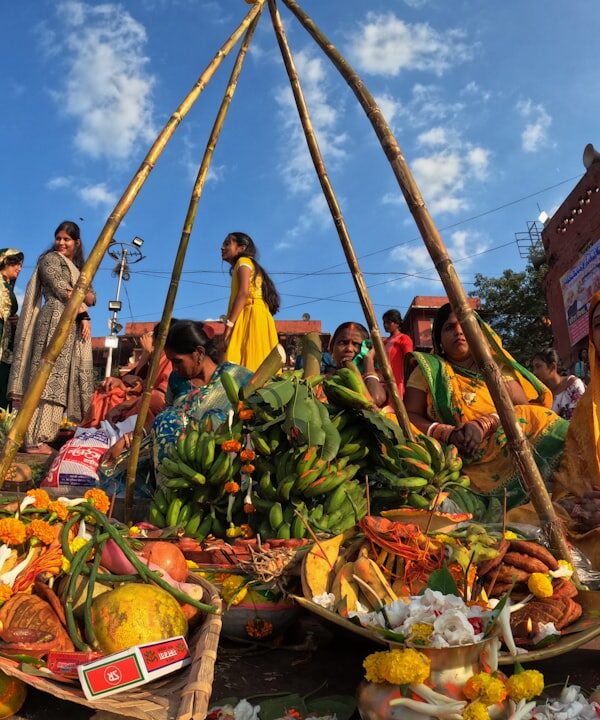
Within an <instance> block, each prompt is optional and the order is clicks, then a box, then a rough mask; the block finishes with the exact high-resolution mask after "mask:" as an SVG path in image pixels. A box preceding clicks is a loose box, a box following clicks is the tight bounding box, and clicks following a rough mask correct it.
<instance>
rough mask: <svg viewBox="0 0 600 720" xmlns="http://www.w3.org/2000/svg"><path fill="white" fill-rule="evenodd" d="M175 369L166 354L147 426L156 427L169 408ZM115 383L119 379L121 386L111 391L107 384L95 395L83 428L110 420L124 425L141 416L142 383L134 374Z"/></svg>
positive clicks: (152, 397) (153, 391)
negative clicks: (170, 386)
mask: <svg viewBox="0 0 600 720" xmlns="http://www.w3.org/2000/svg"><path fill="white" fill-rule="evenodd" d="M172 370H173V368H172V367H171V362H170V360H168V359H167V356H166V355H165V354H164V353H163V354H162V356H161V359H160V363H159V365H158V375H157V376H156V382H155V384H154V387H153V388H152V395H151V396H150V407H149V408H148V417H147V418H146V423H147V424H152V423H153V422H154V418H155V417H156V416H157V415H158V413H159V412H161V411H162V410H163V409H164V407H165V394H166V392H167V385H168V383H169V375H170V374H171V372H172ZM113 380H116V381H117V384H116V385H115V387H113V388H112V389H111V390H106V389H105V388H104V384H103V385H101V386H100V387H99V388H98V390H96V391H95V392H94V394H93V395H92V402H91V404H90V407H89V409H88V411H87V413H86V415H85V417H84V419H83V422H82V423H81V427H98V426H99V425H100V423H101V422H102V420H110V421H111V422H113V423H117V422H122V421H123V420H125V419H126V418H128V417H131V416H132V415H137V413H138V410H139V407H140V405H141V402H142V393H143V391H144V383H143V382H142V380H141V379H140V378H139V377H136V376H134V375H126V376H125V378H123V379H122V380H119V379H118V378H113ZM124 381H125V382H124Z"/></svg>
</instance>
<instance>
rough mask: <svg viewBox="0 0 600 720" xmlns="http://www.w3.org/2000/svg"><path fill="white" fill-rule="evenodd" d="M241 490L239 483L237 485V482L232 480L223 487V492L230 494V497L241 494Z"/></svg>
mask: <svg viewBox="0 0 600 720" xmlns="http://www.w3.org/2000/svg"><path fill="white" fill-rule="evenodd" d="M239 489H240V486H239V483H236V482H235V480H230V481H229V482H226V483H225V485H224V486H223V490H225V492H226V493H229V494H230V495H235V493H236V492H239Z"/></svg>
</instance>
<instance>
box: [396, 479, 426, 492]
mask: <svg viewBox="0 0 600 720" xmlns="http://www.w3.org/2000/svg"><path fill="white" fill-rule="evenodd" d="M390 485H391V486H392V487H393V488H401V489H404V488H410V489H412V490H415V489H417V488H422V487H425V485H427V480H426V478H423V477H397V478H394V479H393V480H390Z"/></svg>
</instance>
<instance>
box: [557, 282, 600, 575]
mask: <svg viewBox="0 0 600 720" xmlns="http://www.w3.org/2000/svg"><path fill="white" fill-rule="evenodd" d="M589 324H590V330H589V363H590V373H591V382H590V384H589V385H588V387H587V389H586V391H585V393H584V395H583V397H582V398H581V399H580V400H579V402H578V404H577V406H576V408H575V411H574V413H573V417H572V418H571V424H570V427H569V432H568V433H567V440H566V443H565V452H564V455H563V459H562V463H561V465H560V469H559V471H558V472H557V473H556V476H555V478H554V493H553V495H552V500H553V501H554V504H555V507H556V509H557V511H558V513H559V514H560V516H561V517H562V518H563V520H564V522H565V524H566V528H567V531H568V535H569V539H570V540H571V541H572V542H573V543H574V544H575V545H577V547H578V548H580V550H581V551H582V552H583V553H584V554H585V555H587V556H588V558H589V559H590V560H591V562H592V565H593V566H594V568H595V569H596V570H600V444H599V443H600V292H597V293H596V294H595V295H594V296H593V297H592V299H591V300H590V309H589Z"/></svg>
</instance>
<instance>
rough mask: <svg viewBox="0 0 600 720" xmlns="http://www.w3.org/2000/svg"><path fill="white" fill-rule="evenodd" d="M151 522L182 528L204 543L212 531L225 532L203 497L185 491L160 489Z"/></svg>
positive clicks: (163, 526)
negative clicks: (206, 505) (208, 509)
mask: <svg viewBox="0 0 600 720" xmlns="http://www.w3.org/2000/svg"><path fill="white" fill-rule="evenodd" d="M148 519H149V520H150V522H151V523H153V524H154V525H156V527H159V528H166V527H173V528H179V529H181V530H182V531H183V532H184V534H185V535H187V536H188V537H193V538H196V539H197V540H204V538H205V537H206V536H207V535H208V534H209V533H211V532H212V533H213V534H215V535H217V534H224V532H225V529H224V528H223V527H222V523H221V522H220V521H219V520H218V519H217V517H216V515H215V514H214V513H212V512H210V511H207V509H206V508H205V507H204V503H203V500H202V498H199V497H198V496H197V495H196V494H195V493H194V494H190V493H189V492H186V490H184V489H182V488H175V489H170V488H167V487H164V486H163V487H160V488H159V489H158V490H157V491H156V493H155V494H154V497H153V498H152V504H151V505H150V511H149V517H148Z"/></svg>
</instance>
